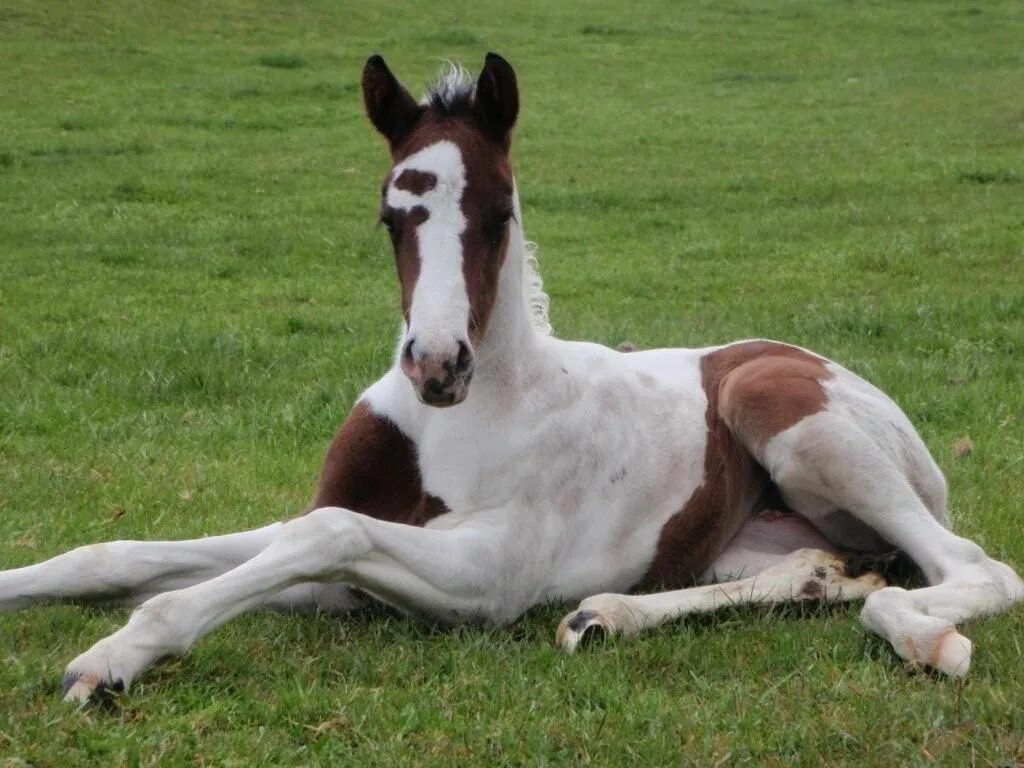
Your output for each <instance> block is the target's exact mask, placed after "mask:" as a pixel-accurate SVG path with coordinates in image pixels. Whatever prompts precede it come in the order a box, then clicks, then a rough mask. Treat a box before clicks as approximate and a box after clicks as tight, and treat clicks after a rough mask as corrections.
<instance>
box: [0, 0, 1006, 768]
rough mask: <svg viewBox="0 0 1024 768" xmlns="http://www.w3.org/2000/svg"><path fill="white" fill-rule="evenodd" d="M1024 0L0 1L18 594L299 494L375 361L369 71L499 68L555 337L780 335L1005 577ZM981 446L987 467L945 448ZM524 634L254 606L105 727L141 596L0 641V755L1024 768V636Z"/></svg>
mask: <svg viewBox="0 0 1024 768" xmlns="http://www.w3.org/2000/svg"><path fill="white" fill-rule="evenodd" d="M1022 39H1024V9H1022V8H1021V6H1020V5H1019V3H1011V2H1005V3H1003V2H991V3H985V4H978V5H976V6H968V5H965V4H963V3H957V2H947V3H939V2H935V3H924V2H922V3H913V4H887V3H873V2H859V3H826V2H799V3H790V4H776V3H771V2H754V1H751V2H724V3H719V2H715V3H711V2H708V3H696V4H684V5H679V4H674V3H667V2H665V3H657V2H656V3H651V4H647V5H644V6H642V7H641V6H638V7H635V8H633V9H632V10H631V12H630V13H628V14H624V13H623V9H622V6H621V5H620V4H616V3H611V2H607V0H600V1H599V2H594V3H588V4H586V5H580V6H575V5H566V4H557V3H548V4H546V5H544V6H531V7H530V8H529V10H527V9H526V8H523V7H519V6H516V5H514V4H509V3H493V2H478V3H473V4H465V5H464V7H461V8H459V9H457V10H454V9H442V8H440V7H431V8H430V9H429V11H419V10H414V9H413V7H412V6H409V5H408V4H402V3H392V2H378V3H371V4H362V5H355V6H350V5H348V4H345V5H337V4H334V3H327V2H324V3H303V4H301V5H299V6H297V7H292V6H288V7H283V6H282V7H278V6H277V5H275V4H271V3H241V2H224V3H219V4H217V5H216V6H210V5H208V4H199V3H175V4H170V3H151V4H147V5H144V6H140V5H138V4H134V3H118V2H114V1H113V0H111V1H110V2H105V3H74V4H56V3H46V4H39V3H33V2H25V1H23V0H12V2H8V3H7V4H6V5H5V6H4V8H3V9H0V65H2V69H3V71H4V77H3V80H2V84H0V102H2V104H3V106H2V112H0V206H2V215H0V393H2V394H0V566H2V567H13V566H18V565H22V564H26V563H29V562H33V561H36V560H39V559H41V558H44V557H47V556H50V555H53V554H55V553H58V552H60V551H62V550H64V549H67V548H69V547H71V546H73V545H76V544H80V543H84V542H90V541H95V540H99V539H111V538H134V537H160V538H170V537H185V536H197V535H202V534H206V533H214V532H222V531H228V530H234V529H239V528H244V527H247V526H255V525H258V524H262V523H264V522H266V521H267V520H270V519H276V518H281V517H284V516H288V515H292V514H294V513H295V512H296V510H299V509H300V508H302V507H303V505H304V504H305V503H306V502H307V501H308V499H309V496H310V491H311V488H312V484H313V482H314V478H315V476H316V474H317V471H318V464H319V460H320V458H321V456H322V452H323V449H324V446H325V443H326V441H327V439H328V437H329V436H330V435H331V433H332V431H333V429H334V428H335V426H336V425H337V423H339V422H340V420H341V419H342V418H343V417H344V414H345V412H346V410H347V408H348V406H349V404H350V403H351V401H352V400H353V398H354V397H355V396H356V395H357V393H358V392H359V391H360V390H361V389H362V388H363V387H365V386H366V385H367V384H368V383H369V382H371V381H372V380H373V379H374V378H375V377H376V376H377V375H379V373H380V372H381V371H383V370H384V368H385V367H386V366H387V364H388V362H389V359H390V353H391V348H392V342H393V333H394V330H395V325H396V322H397V309H396V304H397V290H396V283H395V278H394V276H393V274H392V271H393V267H392V264H391V257H390V255H389V253H388V249H387V247H386V244H385V239H386V238H384V236H383V235H382V234H381V233H380V232H379V231H378V230H377V229H376V228H375V227H374V211H375V206H376V190H377V187H378V184H379V179H380V175H381V174H382V173H383V171H384V170H385V157H384V150H383V148H382V147H381V146H380V144H379V142H378V140H377V139H376V138H375V137H374V136H373V135H372V133H371V130H370V129H369V127H368V126H367V125H366V123H365V121H364V119H363V117H362V114H361V107H360V102H361V99H360V95H359V91H358V87H357V83H358V77H359V71H360V68H361V65H362V62H363V60H364V59H365V57H366V55H367V54H369V53H370V52H373V51H381V52H383V53H384V54H385V55H386V56H387V57H388V60H389V62H390V63H391V64H392V66H393V68H394V69H395V70H396V71H397V72H398V73H400V74H401V75H402V76H403V77H404V78H405V79H406V80H407V81H408V82H410V83H411V84H414V85H415V84H417V83H418V82H422V81H424V80H426V79H427V78H428V77H429V76H431V75H432V74H433V72H434V70H435V68H436V66H437V61H438V59H440V58H445V57H448V58H457V59H461V60H463V61H465V62H466V63H467V64H470V65H477V64H478V63H479V61H480V60H481V59H482V55H483V53H484V52H485V51H486V50H488V49H493V50H497V51H500V52H502V53H503V54H504V55H506V56H507V57H508V58H509V59H510V60H511V61H512V62H513V63H514V64H515V66H516V67H517V70H518V72H519V76H520V80H521V84H522V89H523V113H522V120H521V124H520V129H519V132H518V137H517V143H516V150H515V153H516V167H517V176H518V181H519V185H520V188H521V191H522V197H523V204H524V212H525V218H526V223H527V229H528V233H529V234H530V235H531V237H532V238H533V239H536V240H537V241H538V242H539V243H540V244H541V262H542V266H543V270H544V274H545V277H546V280H547V285H548V288H549V291H550V293H551V296H552V306H553V309H552V318H553V322H554V325H555V327H556V329H557V330H558V331H559V332H560V333H561V335H563V336H567V337H581V338H591V339H597V340H600V341H603V342H606V343H610V344H616V343H618V342H620V341H622V340H623V339H629V340H631V341H633V342H635V343H637V344H638V345H641V346H645V347H647V346H656V345H694V346H696V345H704V344H708V343H713V342H718V341H724V340H728V339H733V338H741V337H751V336H768V337H774V338H780V339H786V340H789V341H793V342H796V343H799V344H803V345H806V346H809V347H812V348H814V349H816V350H818V351H820V352H822V353H824V354H827V355H829V356H831V357H833V358H835V359H838V360H840V361H842V362H844V363H846V364H847V365H849V366H850V367H852V368H854V369H855V370H857V371H859V372H861V373H862V374H864V375H866V376H869V377H870V378H872V379H873V380H874V381H876V382H877V383H879V384H880V385H882V386H883V387H884V388H886V389H887V390H888V391H889V392H891V393H892V394H893V395H894V397H895V398H896V399H897V401H898V402H900V403H901V404H902V405H903V406H904V408H905V409H906V410H907V412H908V413H909V414H910V416H911V417H912V418H913V420H914V421H915V422H916V423H917V424H918V425H919V427H920V429H921V432H922V434H923V435H924V437H925V439H926V440H927V442H928V443H929V445H930V446H931V448H932V450H933V451H934V453H935V455H936V456H937V457H938V460H939V462H940V463H941V464H942V465H943V467H944V469H945V470H946V471H947V473H948V476H949V479H950V484H951V488H952V509H953V514H954V518H955V520H956V522H957V525H958V527H959V528H960V529H962V530H963V531H964V532H966V533H967V534H969V535H971V536H973V537H975V538H976V539H977V540H978V541H980V542H981V543H982V544H983V545H984V546H985V547H986V548H987V549H988V550H989V551H990V552H991V553H992V554H993V555H994V556H997V557H1000V558H1003V559H1007V560H1009V561H1011V562H1014V563H1016V564H1017V565H1018V566H1019V567H1020V566H1024V533H1022V530H1024V528H1022V526H1021V522H1020V514H1021V512H1020V510H1021V497H1022V495H1024V483H1022V480H1021V477H1022V474H1021V471H1022V467H1024V429H1022V426H1021V423H1022V418H1024V390H1022V387H1021V380H1022V378H1024V359H1022V339H1024V252H1022V251H1024V206H1022V202H1024V197H1022V195H1024V184H1022V182H1021V180H1022V178H1024V160H1022V158H1024V152H1022V150H1024V104H1022V102H1021V99H1020V94H1021V93H1024V48H1022V47H1021V46H1020V40H1022ZM963 435H969V436H970V437H971V439H972V441H973V444H974V451H973V452H972V453H971V454H970V455H969V456H967V457H964V458H962V459H955V458H954V457H953V453H952V446H953V444H954V442H955V441H956V440H957V439H958V438H960V437H962V436H963ZM562 610H563V609H562V608H559V607H552V608H550V609H544V610H539V611H537V612H535V613H533V614H531V615H530V616H528V617H527V618H525V619H524V620H523V621H521V622H519V623H518V624H516V625H515V626H514V627H512V628H510V629H505V630H500V631H485V630H480V629H463V630H459V631H456V632H453V633H438V632H434V631H431V630H429V629H424V628H422V627H420V626H418V625H417V624H415V623H413V622H411V621H407V620H405V619H401V618H396V617H389V616H368V617H366V616H364V617H353V618H352V619H350V620H345V621H339V620H329V619H316V618H294V617H284V616H277V615H252V616H246V617H243V618H241V619H239V620H237V621H235V622H233V623H232V624H231V625H229V626H228V627H226V628H224V629H222V630H220V631H218V632H217V633H215V634H214V635H213V636H211V637H210V638H208V639H206V640H204V641H203V642H202V643H201V644H200V645H199V646H198V647H197V648H196V649H195V650H194V652H192V653H191V654H189V656H188V657H187V658H185V659H183V660H178V661H174V662H172V663H170V664H168V665H166V666H163V667H160V668H159V669H158V670H157V671H155V672H154V673H153V674H150V675H148V676H146V677H145V678H144V679H143V680H142V681H141V682H140V683H139V684H138V685H137V687H135V688H134V689H133V690H132V692H131V693H130V695H128V696H126V697H124V698H123V699H122V700H120V701H119V702H118V703H117V704H116V706H114V707H113V708H112V709H110V710H100V711H90V712H76V711H73V710H70V709H68V708H66V707H63V706H61V705H60V704H59V701H58V683H59V679H60V674H61V670H62V668H63V665H64V663H66V662H67V661H68V660H69V659H70V658H72V657H73V656H74V655H76V654H77V653H78V652H80V651H81V650H82V649H84V648H85V647H87V646H88V645H90V644H91V643H92V642H94V641H95V640H96V639H98V638H99V637H101V636H103V635H105V634H108V633H109V632H111V631H113V630H114V629H116V628H117V627H118V626H119V625H120V624H121V623H122V622H123V621H124V619H125V615H126V614H125V612H124V611H120V610H107V611H87V610H84V609H81V608H76V607H51V608H40V609H36V610H30V611H27V612H23V613H20V614H17V615H10V616H4V617H2V618H0V638H2V645H0V653H2V656H0V662H2V663H0V765H3V766H21V765H34V766H72V765H95V764H101V763H102V764H106V765H186V764H192V765H317V764H323V765H388V766H390V765H401V764H426V765H436V764H450V763H453V762H455V763H470V764H478V765H484V764H523V763H531V764H539V765H563V764H585V763H591V764H597V765H613V764H629V765H632V764H657V765H662V764H677V763H684V764H694V765H744V764H746V765H780V766H781V765H786V766H789V765H931V764H944V765H957V766H959V765H1006V764H1015V763H1019V762H1020V761H1022V760H1024V735H1022V733H1024V715H1022V711H1021V708H1020V702H1021V701H1024V672H1022V669H1021V662H1022V651H1021V641H1020V620H1021V615H1022V614H1021V611H1020V610H1019V609H1018V610H1016V611H1014V612H1012V613H1010V614H1007V615H1004V616H1000V617H996V618H992V619H985V620H978V621H975V622H972V623H971V624H970V625H969V626H968V627H967V630H966V631H967V633H968V634H969V635H970V636H971V637H972V639H973V640H974V641H975V648H976V652H975V660H974V668H973V669H972V672H971V676H970V678H969V679H968V680H967V682H966V683H963V684H961V683H957V682H954V681H949V680H943V679H936V678H933V677H931V676H928V675H923V674H920V673H917V672H914V671H911V670H907V669H904V668H903V667H902V666H901V665H900V663H899V662H898V660H897V659H896V658H895V657H894V656H893V654H892V653H891V652H890V651H889V650H888V649H887V648H886V647H885V646H884V645H883V644H882V643H881V642H880V641H878V640H876V639H875V638H873V637H870V636H868V635H867V634H866V633H865V632H864V631H863V630H862V629H861V628H860V627H859V625H858V622H857V609H856V607H855V606H852V607H849V608H839V609H835V610H829V611H823V612H816V611H810V610H806V609H787V610H780V611H760V610H737V611H731V612H726V613H725V614H721V615H718V616H716V617H713V618H711V619H702V620H687V621H684V622H681V623H680V624H678V625H676V626H670V627H666V628H664V629H663V630H661V631H658V632H654V633H652V634H650V635H647V636H644V637H643V638H640V639H636V640H634V641H630V642H613V643H611V644H609V645H606V646H603V647H600V648H596V649H594V650H593V651H592V652H589V653H586V654H583V655H579V656H575V657H572V658H566V657H563V656H561V655H559V654H558V653H556V651H555V650H554V648H553V646H552V633H553V630H554V626H555V623H556V621H557V619H558V618H559V617H560V616H561V613H562Z"/></svg>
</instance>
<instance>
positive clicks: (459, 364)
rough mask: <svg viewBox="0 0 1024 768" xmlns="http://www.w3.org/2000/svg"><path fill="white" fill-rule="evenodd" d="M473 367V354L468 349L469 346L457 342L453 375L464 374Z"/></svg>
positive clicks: (462, 342)
mask: <svg viewBox="0 0 1024 768" xmlns="http://www.w3.org/2000/svg"><path fill="white" fill-rule="evenodd" d="M472 365H473V353H472V351H470V349H469V345H468V344H467V343H466V342H464V341H460V342H459V355H458V357H457V358H456V359H455V373H456V374H460V373H465V372H466V371H468V370H469V369H470V367H471V366H472Z"/></svg>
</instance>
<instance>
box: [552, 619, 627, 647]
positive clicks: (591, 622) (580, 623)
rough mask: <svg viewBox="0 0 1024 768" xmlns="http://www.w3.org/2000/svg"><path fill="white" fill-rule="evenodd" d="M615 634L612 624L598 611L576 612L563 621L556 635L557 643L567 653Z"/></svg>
mask: <svg viewBox="0 0 1024 768" xmlns="http://www.w3.org/2000/svg"><path fill="white" fill-rule="evenodd" d="M611 634H614V630H613V628H612V626H611V623H610V622H609V621H608V620H607V619H606V618H605V617H604V616H602V615H601V614H600V613H598V612H597V611H592V610H588V609H583V610H575V611H573V612H572V613H570V614H569V615H568V616H566V617H565V618H564V619H562V623H561V624H559V625H558V631H557V632H556V633H555V642H556V643H557V644H558V646H559V647H560V648H561V649H562V650H563V651H565V652H566V653H574V652H575V651H576V649H577V648H581V647H584V646H586V645H589V644H590V642H592V641H593V640H596V639H598V638H601V637H607V636H608V635H611Z"/></svg>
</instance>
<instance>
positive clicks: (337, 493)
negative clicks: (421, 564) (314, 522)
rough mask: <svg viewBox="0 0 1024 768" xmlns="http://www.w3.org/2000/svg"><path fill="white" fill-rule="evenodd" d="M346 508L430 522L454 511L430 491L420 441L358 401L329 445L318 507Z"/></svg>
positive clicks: (393, 518)
mask: <svg viewBox="0 0 1024 768" xmlns="http://www.w3.org/2000/svg"><path fill="white" fill-rule="evenodd" d="M317 507H344V508H346V509H351V510H353V511H354V512H360V513H362V514H364V515H369V516H370V517H375V518H378V519H380V520H388V521H390V522H394V523H407V524H409V525H424V524H426V523H427V522H428V521H429V520H431V519H433V518H435V517H437V516H438V515H443V514H444V513H446V512H448V508H447V506H445V503H444V502H443V501H442V500H441V499H439V498H437V497H436V496H431V495H430V494H428V493H425V492H424V490H423V483H422V480H421V478H420V469H419V461H418V460H417V455H416V446H415V444H414V443H413V442H412V440H410V439H409V438H408V437H407V436H406V435H405V434H404V433H403V432H402V431H401V430H400V429H399V428H398V427H397V426H395V424H394V423H393V422H392V421H390V420H389V419H387V418H385V417H383V416H379V415H378V414H375V413H374V412H373V411H372V410H371V409H370V407H369V405H367V404H366V403H365V402H359V403H356V405H355V407H354V408H353V409H352V412H351V413H350V414H349V417H348V419H346V420H345V423H344V424H342V425H341V428H340V429H339V430H338V434H337V435H335V437H334V440H332V441H331V445H330V447H329V448H328V450H327V456H326V458H325V459H324V466H323V470H322V471H321V473H320V484H319V487H318V488H317V493H316V499H315V501H314V502H313V509H316V508H317Z"/></svg>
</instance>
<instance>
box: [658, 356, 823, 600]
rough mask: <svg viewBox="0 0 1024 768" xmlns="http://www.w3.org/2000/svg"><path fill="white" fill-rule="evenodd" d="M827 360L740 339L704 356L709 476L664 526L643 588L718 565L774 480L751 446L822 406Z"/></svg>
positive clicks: (672, 583) (680, 580)
mask: <svg viewBox="0 0 1024 768" xmlns="http://www.w3.org/2000/svg"><path fill="white" fill-rule="evenodd" d="M826 364H827V361H825V360H823V359H822V358H819V357H816V356H814V355H812V354H810V353H809V352H805V351H804V350H802V349H799V348H797V347H791V346H788V345H786V344H780V343H778V342H772V341H747V342H740V343H738V344H732V345H729V346H727V347H722V348H720V349H716V350H714V351H712V352H709V353H708V354H706V355H704V356H703V357H702V358H701V361H700V370H701V385H702V387H703V389H704V392H705V393H706V395H707V400H708V405H707V410H706V411H705V422H706V424H707V430H708V437H707V447H706V449H705V453H704V482H703V484H702V485H701V486H700V487H699V488H698V489H697V490H696V491H695V492H694V494H693V496H691V497H690V499H689V500H688V501H687V502H686V504H685V505H684V506H683V509H682V510H681V511H680V512H678V513H677V514H675V515H673V516H672V517H671V518H669V520H668V522H667V523H666V524H665V525H664V527H663V528H662V529H661V534H660V536H659V537H658V544H657V548H656V550H655V554H654V558H653V560H652V561H651V565H650V567H649V568H648V571H647V574H646V576H645V577H644V580H643V584H644V586H645V587H651V586H656V587H659V588H679V587H684V586H691V585H693V584H695V583H696V582H697V581H698V580H699V579H700V577H701V575H702V574H703V573H705V572H706V571H707V570H708V569H709V568H710V567H711V566H712V565H713V564H714V562H715V560H716V559H717V558H718V556H719V555H720V554H721V553H722V551H723V550H724V549H725V547H726V545H727V544H728V543H729V541H730V540H731V539H732V537H733V536H735V535H736V532H737V531H738V530H739V529H740V527H741V526H742V525H743V523H744V522H745V521H746V520H747V518H748V517H749V514H750V512H751V510H752V509H753V507H754V506H755V503H756V502H757V500H758V499H759V498H761V497H763V495H764V494H765V492H766V490H768V489H770V488H771V486H772V484H771V481H770V478H769V477H768V474H767V472H766V471H765V470H764V469H763V468H762V467H761V466H760V465H759V464H758V463H757V462H756V461H755V460H754V458H753V455H752V449H755V448H759V447H760V446H763V445H764V443H765V442H766V441H767V440H769V439H770V438H771V437H773V436H774V435H776V434H778V433H779V432H781V431H782V430H784V429H787V428H789V427H791V426H793V425H794V424H796V423H797V422H798V421H800V420H801V419H803V418H805V417H806V416H809V415H811V414H813V413H817V412H818V411H820V410H821V409H822V408H824V406H825V403H826V396H825V392H824V390H823V389H822V387H821V381H823V380H824V379H827V378H829V377H830V376H831V373H830V372H829V370H828V369H827V368H826V367H825V366H826Z"/></svg>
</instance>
